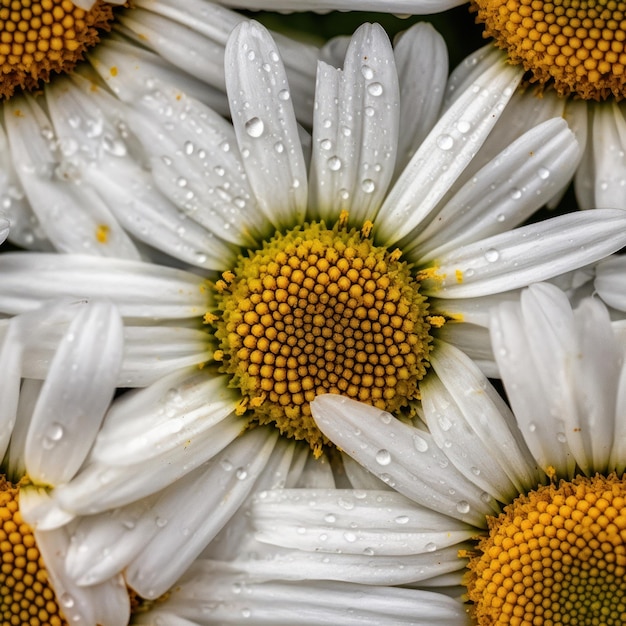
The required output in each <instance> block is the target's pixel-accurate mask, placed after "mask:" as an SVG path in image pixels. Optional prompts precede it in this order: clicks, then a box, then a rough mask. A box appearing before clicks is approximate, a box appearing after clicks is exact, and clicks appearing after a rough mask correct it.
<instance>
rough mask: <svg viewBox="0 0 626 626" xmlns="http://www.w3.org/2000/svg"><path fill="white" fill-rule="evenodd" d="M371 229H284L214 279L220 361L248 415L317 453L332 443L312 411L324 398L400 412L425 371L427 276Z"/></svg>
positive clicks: (414, 394) (318, 226)
mask: <svg viewBox="0 0 626 626" xmlns="http://www.w3.org/2000/svg"><path fill="white" fill-rule="evenodd" d="M370 230H371V225H366V226H365V227H364V229H363V230H361V231H358V230H347V229H346V228H345V219H341V220H340V222H339V223H338V224H337V226H336V227H335V228H334V229H332V230H329V229H327V228H326V227H325V225H324V224H323V223H322V224H320V223H313V224H310V225H307V226H305V227H303V228H302V229H300V228H296V229H294V230H291V231H289V232H287V233H286V234H284V235H276V236H275V237H274V239H272V240H271V241H270V242H268V243H266V244H265V245H264V246H263V248H262V249H261V250H258V251H257V252H253V253H251V254H250V255H249V256H246V257H242V258H241V259H240V261H239V264H238V266H237V267H236V268H235V270H234V271H233V272H228V273H226V274H225V280H224V281H220V282H219V283H218V285H217V288H218V307H219V311H218V312H217V316H216V319H217V320H218V321H217V323H216V336H217V338H218V339H219V341H220V349H219V350H218V351H217V353H216V358H218V359H220V360H221V361H222V364H223V371H225V372H227V373H228V374H230V375H231V376H232V381H233V385H235V386H236V387H238V388H239V389H240V390H241V392H242V395H243V401H242V405H241V408H242V410H246V409H252V410H253V411H254V414H253V415H254V420H255V421H256V422H257V423H259V424H266V423H274V424H275V425H276V426H277V427H278V428H279V429H280V431H281V432H282V433H283V434H285V435H287V436H288V437H293V438H295V439H304V440H306V441H308V442H309V444H310V445H311V447H312V448H313V450H314V451H315V452H316V453H317V454H320V453H321V450H322V447H323V445H325V444H328V441H327V440H326V439H325V438H324V436H323V435H322V434H321V432H320V431H319V430H318V429H317V427H316V426H315V422H314V421H313V419H312V418H311V410H310V407H309V403H310V402H311V401H312V400H313V398H314V397H315V396H316V395H318V394H321V393H337V394H342V395H345V396H348V397H351V398H354V399H357V400H360V401H362V402H366V403H368V404H372V405H374V406H377V407H379V408H381V409H383V410H386V411H392V412H393V411H396V410H398V409H399V408H401V407H403V406H406V405H407V404H408V403H409V402H410V401H411V400H413V399H416V398H418V396H419V392H418V382H419V380H421V378H422V377H423V376H424V374H425V372H426V368H427V366H428V354H429V351H430V342H431V338H430V334H429V330H430V324H429V322H428V319H427V308H428V305H427V303H426V301H425V298H424V296H422V295H421V294H420V293H419V283H418V282H417V281H416V280H415V279H414V278H413V277H412V276H411V274H410V272H409V268H408V267H407V265H406V263H403V262H400V261H399V253H398V252H397V251H396V252H389V251H388V250H387V249H386V248H382V247H377V246H375V245H374V243H373V242H372V240H371V239H370V238H369V231H370Z"/></svg>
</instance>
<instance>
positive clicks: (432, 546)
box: [424, 541, 437, 552]
mask: <svg viewBox="0 0 626 626" xmlns="http://www.w3.org/2000/svg"><path fill="white" fill-rule="evenodd" d="M424 549H425V550H426V552H434V551H435V550H436V549H437V546H436V545H435V544H434V543H432V541H431V542H430V543H427V544H426V545H425V546H424Z"/></svg>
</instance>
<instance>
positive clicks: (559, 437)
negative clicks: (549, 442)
mask: <svg viewBox="0 0 626 626" xmlns="http://www.w3.org/2000/svg"><path fill="white" fill-rule="evenodd" d="M556 440H557V441H558V442H559V443H565V442H566V441H567V437H566V435H565V433H557V434H556Z"/></svg>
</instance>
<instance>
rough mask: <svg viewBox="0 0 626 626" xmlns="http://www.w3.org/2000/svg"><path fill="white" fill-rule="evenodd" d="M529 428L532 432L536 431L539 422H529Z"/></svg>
mask: <svg viewBox="0 0 626 626" xmlns="http://www.w3.org/2000/svg"><path fill="white" fill-rule="evenodd" d="M528 430H529V431H530V432H531V433H534V432H535V431H536V430H537V424H535V422H530V424H528Z"/></svg>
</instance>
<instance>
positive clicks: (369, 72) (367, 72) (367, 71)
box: [361, 65, 374, 80]
mask: <svg viewBox="0 0 626 626" xmlns="http://www.w3.org/2000/svg"><path fill="white" fill-rule="evenodd" d="M361 74H363V78H365V79H367V80H372V78H374V70H373V69H372V68H371V67H370V66H369V65H363V66H362V67H361Z"/></svg>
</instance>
